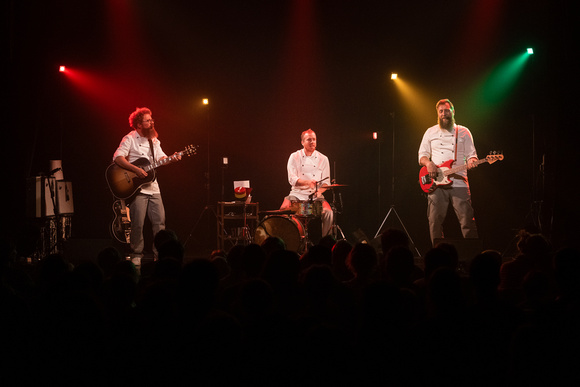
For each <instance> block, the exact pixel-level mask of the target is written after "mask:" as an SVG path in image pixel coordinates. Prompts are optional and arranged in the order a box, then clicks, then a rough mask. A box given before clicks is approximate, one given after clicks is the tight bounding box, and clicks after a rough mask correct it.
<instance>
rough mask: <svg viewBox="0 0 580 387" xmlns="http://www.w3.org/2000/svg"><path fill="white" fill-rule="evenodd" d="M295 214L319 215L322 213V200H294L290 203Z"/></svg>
mask: <svg viewBox="0 0 580 387" xmlns="http://www.w3.org/2000/svg"><path fill="white" fill-rule="evenodd" d="M290 208H291V209H292V211H294V214H295V215H296V216H314V217H317V216H320V215H322V202H321V201H310V200H296V201H293V202H292V204H291V205H290Z"/></svg>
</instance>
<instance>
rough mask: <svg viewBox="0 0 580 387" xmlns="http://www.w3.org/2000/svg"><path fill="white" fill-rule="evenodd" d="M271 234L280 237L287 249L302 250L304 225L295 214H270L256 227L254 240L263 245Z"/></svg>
mask: <svg viewBox="0 0 580 387" xmlns="http://www.w3.org/2000/svg"><path fill="white" fill-rule="evenodd" d="M269 236H273V237H278V238H280V239H282V240H283V241H284V243H285V244H286V249H287V250H291V251H296V252H300V251H301V248H302V245H303V240H304V226H303V225H302V223H301V222H300V220H299V219H298V218H296V217H295V216H293V215H291V216H277V215H275V216H268V217H266V218H264V220H262V222H260V224H259V225H258V227H256V235H255V236H254V242H255V243H257V244H259V245H261V244H262V242H264V241H265V240H266V238H268V237H269Z"/></svg>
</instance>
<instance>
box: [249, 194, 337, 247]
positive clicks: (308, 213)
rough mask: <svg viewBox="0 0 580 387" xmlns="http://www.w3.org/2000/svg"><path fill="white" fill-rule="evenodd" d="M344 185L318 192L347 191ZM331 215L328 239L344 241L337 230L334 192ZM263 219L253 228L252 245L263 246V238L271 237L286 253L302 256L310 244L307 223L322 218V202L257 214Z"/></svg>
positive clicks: (306, 203)
mask: <svg viewBox="0 0 580 387" xmlns="http://www.w3.org/2000/svg"><path fill="white" fill-rule="evenodd" d="M346 186H347V185H346V184H330V185H325V186H322V187H320V188H318V191H319V192H321V193H322V192H325V191H327V190H335V189H337V188H340V187H346ZM341 202H342V200H341ZM330 207H331V209H332V212H333V215H334V216H333V217H332V227H331V231H330V233H331V235H332V236H333V237H334V238H335V239H340V237H341V238H342V239H344V234H343V233H342V230H341V229H340V226H339V225H338V224H336V215H337V214H339V213H340V212H339V211H338V210H337V207H336V196H335V195H334V191H333V200H332V202H331V203H330ZM260 214H261V215H264V216H265V217H264V219H263V220H262V221H261V222H260V223H259V224H258V226H257V227H256V232H255V235H254V242H255V243H257V244H262V242H264V241H265V240H266V238H268V237H270V236H273V237H278V238H281V239H282V240H283V241H284V242H285V244H286V248H287V249H288V250H292V251H296V252H298V253H303V252H304V251H305V250H306V249H307V247H308V246H309V245H310V244H311V241H310V239H309V236H308V223H309V222H310V221H311V220H312V219H316V218H320V217H321V215H322V202H321V201H315V200H313V199H312V196H311V199H310V200H299V201H292V203H291V205H290V207H289V208H287V209H281V210H271V211H260Z"/></svg>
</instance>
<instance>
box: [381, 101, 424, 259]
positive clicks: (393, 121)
mask: <svg viewBox="0 0 580 387" xmlns="http://www.w3.org/2000/svg"><path fill="white" fill-rule="evenodd" d="M389 115H390V116H391V123H392V131H393V144H392V146H393V151H392V158H391V169H392V172H391V208H389V211H388V212H387V215H386V216H385V218H384V219H383V223H381V225H380V226H379V229H378V230H377V233H376V234H375V238H377V237H378V236H379V235H380V234H381V230H382V229H383V226H384V225H385V222H386V221H387V219H388V218H389V215H391V213H393V214H395V216H396V217H397V220H398V221H399V224H400V225H401V226H402V227H403V231H405V234H407V237H408V238H409V242H411V244H412V245H413V247H414V248H415V252H416V253H417V255H418V256H419V257H420V256H421V253H419V250H418V249H417V246H416V245H415V242H413V238H411V235H410V234H409V231H407V228H406V227H405V224H403V221H402V220H401V217H400V216H399V214H398V213H397V210H396V209H395V113H394V112H391V113H389ZM379 190H380V188H379ZM385 253H386V251H385Z"/></svg>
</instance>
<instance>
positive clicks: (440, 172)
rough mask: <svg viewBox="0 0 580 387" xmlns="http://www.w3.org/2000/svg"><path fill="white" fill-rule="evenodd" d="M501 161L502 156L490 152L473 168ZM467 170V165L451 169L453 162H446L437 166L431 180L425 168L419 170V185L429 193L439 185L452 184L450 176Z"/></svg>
mask: <svg viewBox="0 0 580 387" xmlns="http://www.w3.org/2000/svg"><path fill="white" fill-rule="evenodd" d="M500 160H503V154H502V153H498V152H495V151H494V152H492V153H490V154H489V155H487V156H486V157H485V158H484V159H481V160H477V161H475V163H474V164H475V166H477V165H479V164H482V163H489V164H493V163H495V162H496V161H500ZM467 168H468V165H467V164H463V165H459V166H457V167H453V160H447V161H446V162H444V163H443V164H440V165H438V166H437V177H436V178H435V179H432V178H431V177H430V176H429V172H427V167H423V168H421V170H420V171H419V185H420V186H421V189H422V190H423V192H425V193H431V192H433V191H435V189H437V187H439V186H440V185H441V186H443V185H449V184H452V183H453V180H452V179H451V178H450V177H449V176H450V175H452V174H454V173H457V172H459V171H462V170H466V169H467Z"/></svg>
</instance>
